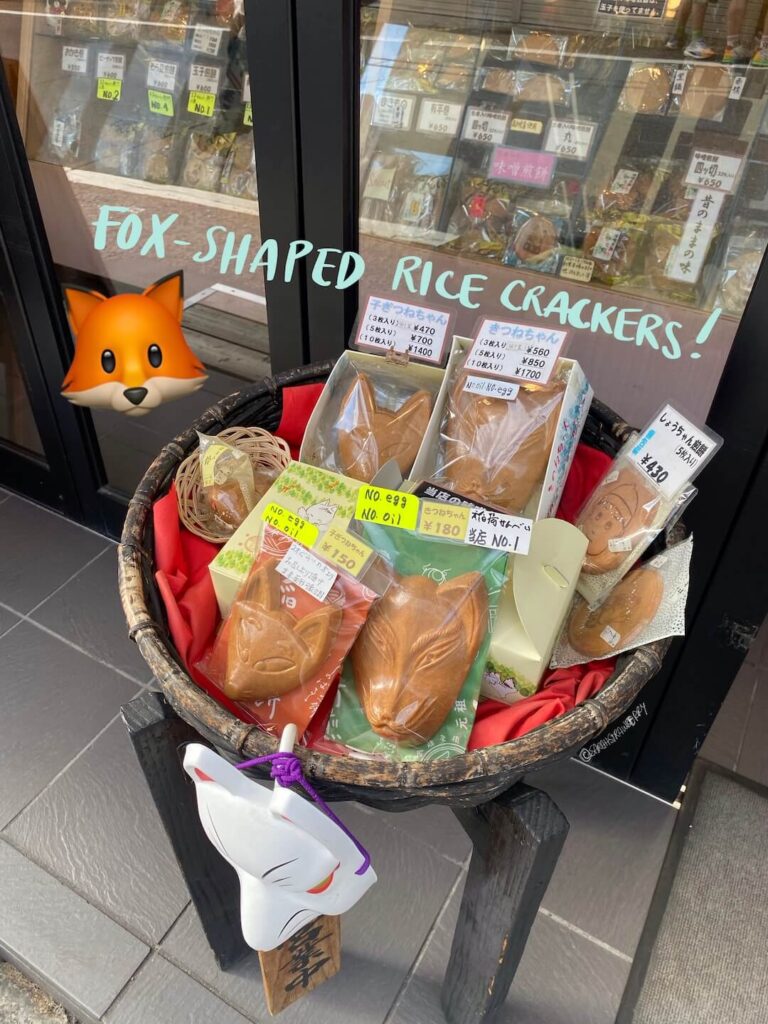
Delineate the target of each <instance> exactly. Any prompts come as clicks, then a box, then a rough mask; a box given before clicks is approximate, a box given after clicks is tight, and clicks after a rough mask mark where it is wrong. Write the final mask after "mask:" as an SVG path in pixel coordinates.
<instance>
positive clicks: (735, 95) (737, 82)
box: [728, 75, 747, 100]
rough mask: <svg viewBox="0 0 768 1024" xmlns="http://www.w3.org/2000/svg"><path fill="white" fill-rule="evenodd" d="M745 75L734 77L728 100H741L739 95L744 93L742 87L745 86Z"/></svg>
mask: <svg viewBox="0 0 768 1024" xmlns="http://www.w3.org/2000/svg"><path fill="white" fill-rule="evenodd" d="M746 82H747V78H746V75H736V77H735V78H734V80H733V85H732V86H731V91H730V92H729V93H728V99H729V100H738V99H741V94H742V93H743V92H744V86H745V85H746Z"/></svg>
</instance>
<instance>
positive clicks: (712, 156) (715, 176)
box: [685, 149, 742, 193]
mask: <svg viewBox="0 0 768 1024" xmlns="http://www.w3.org/2000/svg"><path fill="white" fill-rule="evenodd" d="M741 163H742V161H741V157H738V156H725V155H724V154H723V153H709V152H706V151H704V150H700V149H696V150H694V152H693V156H692V157H691V162H690V164H689V165H688V171H687V173H686V175H685V183H686V185H693V187H694V188H706V189H716V190H717V191H718V192H728V193H730V192H733V189H734V186H735V184H736V179H737V178H738V176H739V171H740V170H741Z"/></svg>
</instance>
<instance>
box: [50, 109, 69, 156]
mask: <svg viewBox="0 0 768 1024" xmlns="http://www.w3.org/2000/svg"><path fill="white" fill-rule="evenodd" d="M66 127H67V122H66V119H65V118H63V117H54V119H53V125H52V126H51V141H52V143H53V146H54V148H55V149H61V148H62V147H63V145H64V132H65V130H66Z"/></svg>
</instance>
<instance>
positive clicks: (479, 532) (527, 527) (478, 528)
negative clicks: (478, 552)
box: [464, 507, 532, 555]
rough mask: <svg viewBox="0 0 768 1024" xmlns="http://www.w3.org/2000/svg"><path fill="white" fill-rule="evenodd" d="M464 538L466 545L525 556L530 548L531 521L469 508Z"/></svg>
mask: <svg viewBox="0 0 768 1024" xmlns="http://www.w3.org/2000/svg"><path fill="white" fill-rule="evenodd" d="M468 511H469V522H468V524H467V532H466V535H465V537H464V542H465V543H466V544H474V545H476V546H477V547H481V548H493V549H494V550H496V551H506V552H508V553H509V554H510V555H527V554H528V549H529V548H530V546H531V526H532V520H531V519H524V518H523V517H522V516H508V515H504V514H503V513H501V512H491V511H489V510H488V509H484V508H477V507H474V508H471V509H468Z"/></svg>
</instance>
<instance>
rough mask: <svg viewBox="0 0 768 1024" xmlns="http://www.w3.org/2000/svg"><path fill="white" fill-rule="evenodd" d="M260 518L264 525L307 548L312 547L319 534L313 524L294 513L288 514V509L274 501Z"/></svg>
mask: <svg viewBox="0 0 768 1024" xmlns="http://www.w3.org/2000/svg"><path fill="white" fill-rule="evenodd" d="M261 518H262V519H263V521H264V522H265V523H269V524H270V526H274V527H275V529H276V530H280V532H281V533H285V534H287V535H288V536H289V537H293V539H294V540H297V541H299V543H300V544H304V546H305V547H308V548H311V547H313V546H314V544H315V541H316V540H317V538H318V535H319V533H320V531H319V530H318V528H317V527H316V526H315V524H314V523H308V522H307V520H306V519H302V518H301V516H297V515H296V513H295V512H289V511H288V509H285V508H283V506H282V505H278V504H277V503H276V502H274V501H271V502H270V503H269V504H268V505H267V507H266V508H265V509H264V511H263V512H262V514H261Z"/></svg>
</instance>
